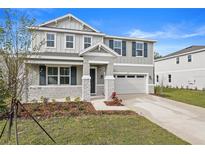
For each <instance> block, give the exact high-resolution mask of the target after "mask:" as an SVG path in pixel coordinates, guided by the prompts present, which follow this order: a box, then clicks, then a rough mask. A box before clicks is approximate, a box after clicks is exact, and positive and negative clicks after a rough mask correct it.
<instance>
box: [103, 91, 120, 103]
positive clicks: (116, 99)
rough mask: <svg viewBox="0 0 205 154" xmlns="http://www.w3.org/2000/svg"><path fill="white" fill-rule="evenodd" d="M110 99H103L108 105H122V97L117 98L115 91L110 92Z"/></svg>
mask: <svg viewBox="0 0 205 154" xmlns="http://www.w3.org/2000/svg"><path fill="white" fill-rule="evenodd" d="M111 98H112V100H111V101H105V104H106V105H108V106H124V105H123V104H122V99H119V98H118V97H117V94H116V92H113V93H112V96H111Z"/></svg>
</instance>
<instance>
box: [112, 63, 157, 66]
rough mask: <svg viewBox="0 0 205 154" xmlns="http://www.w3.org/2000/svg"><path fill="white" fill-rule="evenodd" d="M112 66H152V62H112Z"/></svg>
mask: <svg viewBox="0 0 205 154" xmlns="http://www.w3.org/2000/svg"><path fill="white" fill-rule="evenodd" d="M114 66H134V67H136V66H140V67H154V65H153V64H130V63H114Z"/></svg>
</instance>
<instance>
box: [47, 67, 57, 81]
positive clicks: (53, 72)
mask: <svg viewBox="0 0 205 154" xmlns="http://www.w3.org/2000/svg"><path fill="white" fill-rule="evenodd" d="M48 84H58V67H48Z"/></svg>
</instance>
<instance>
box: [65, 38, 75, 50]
mask: <svg viewBox="0 0 205 154" xmlns="http://www.w3.org/2000/svg"><path fill="white" fill-rule="evenodd" d="M66 48H67V49H73V48H74V36H73V35H66Z"/></svg>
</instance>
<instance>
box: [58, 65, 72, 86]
mask: <svg viewBox="0 0 205 154" xmlns="http://www.w3.org/2000/svg"><path fill="white" fill-rule="evenodd" d="M61 68H69V75H61V74H60V69H61ZM61 77H69V83H68V84H61V82H60V78H61ZM59 85H71V67H66V66H65V67H63V66H62V67H59Z"/></svg>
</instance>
